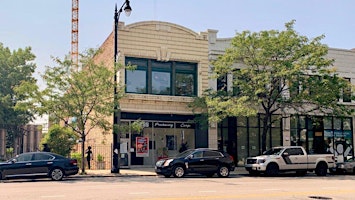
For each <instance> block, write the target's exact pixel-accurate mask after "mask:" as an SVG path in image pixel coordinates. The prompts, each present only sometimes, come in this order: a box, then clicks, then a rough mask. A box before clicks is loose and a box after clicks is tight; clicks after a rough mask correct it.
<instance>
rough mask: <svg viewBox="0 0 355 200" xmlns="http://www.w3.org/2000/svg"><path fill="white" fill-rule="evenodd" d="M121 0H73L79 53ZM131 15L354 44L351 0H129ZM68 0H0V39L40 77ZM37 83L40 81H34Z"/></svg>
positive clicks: (93, 41)
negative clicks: (30, 56)
mask: <svg viewBox="0 0 355 200" xmlns="http://www.w3.org/2000/svg"><path fill="white" fill-rule="evenodd" d="M123 3H124V0H79V42H78V44H79V52H83V51H85V50H86V49H88V48H98V47H100V45H101V44H102V43H103V42H104V41H105V39H106V38H107V37H108V35H109V34H110V33H111V32H112V31H113V27H114V26H113V25H114V19H113V16H114V9H115V4H117V6H118V7H120V6H121V5H122V4H123ZM130 4H131V7H132V13H131V16H129V17H127V16H125V15H124V13H122V14H121V16H120V21H123V22H125V24H131V23H135V22H141V21H151V20H156V21H164V22H170V23H175V24H178V25H181V26H184V27H187V28H189V29H191V30H193V31H195V32H202V31H207V30H208V29H214V30H218V33H217V36H218V37H219V38H231V37H233V36H234V35H235V33H236V32H242V31H244V30H250V31H252V32H259V31H262V30H272V29H274V30H284V25H285V23H287V22H290V21H291V20H296V23H295V25H294V29H295V30H296V31H297V32H298V33H299V34H300V35H304V36H307V37H309V38H313V37H316V36H320V35H325V38H324V39H323V40H322V43H324V44H327V45H328V46H329V47H333V48H340V49H352V48H355V38H354V35H355V22H354V20H355V12H354V7H355V3H354V1H353V0H338V1H335V0H130ZM71 9H72V1H71V0H0V43H2V44H3V45H4V46H5V47H8V48H10V49H11V50H17V49H19V48H25V47H31V48H32V52H33V53H34V54H35V55H36V59H35V60H34V62H35V63H36V65H37V70H36V73H35V74H34V76H35V77H36V78H38V79H40V78H39V77H40V76H39V74H43V72H44V69H45V66H53V65H54V63H53V61H52V57H59V58H64V56H65V55H69V53H70V50H71V14H72V10H71ZM39 84H40V85H41V84H42V83H41V81H39Z"/></svg>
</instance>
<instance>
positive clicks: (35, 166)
mask: <svg viewBox="0 0 355 200" xmlns="http://www.w3.org/2000/svg"><path fill="white" fill-rule="evenodd" d="M78 171H79V167H78V166H77V160H76V159H70V158H66V157H64V156H61V155H58V154H55V153H50V152H28V153H23V154H19V155H17V156H15V157H14V158H12V159H10V160H8V161H6V162H2V163H0V180H2V179H10V178H26V177H27V178H29V177H31V178H35V177H49V178H51V179H52V180H55V181H59V180H62V179H63V177H65V176H70V175H75V174H77V173H78Z"/></svg>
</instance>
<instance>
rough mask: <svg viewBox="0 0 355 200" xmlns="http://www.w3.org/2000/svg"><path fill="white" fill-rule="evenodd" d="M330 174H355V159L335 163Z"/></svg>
mask: <svg viewBox="0 0 355 200" xmlns="http://www.w3.org/2000/svg"><path fill="white" fill-rule="evenodd" d="M331 172H332V173H333V174H355V158H354V157H353V158H349V159H347V160H345V161H344V162H339V163H337V164H336V166H335V168H333V169H332V170H331Z"/></svg>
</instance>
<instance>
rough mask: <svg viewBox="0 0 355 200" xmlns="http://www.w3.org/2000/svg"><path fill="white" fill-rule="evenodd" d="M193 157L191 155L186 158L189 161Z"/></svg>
mask: <svg viewBox="0 0 355 200" xmlns="http://www.w3.org/2000/svg"><path fill="white" fill-rule="evenodd" d="M193 157H194V156H193V155H188V156H187V157H186V158H187V159H189V160H190V159H192V158H193Z"/></svg>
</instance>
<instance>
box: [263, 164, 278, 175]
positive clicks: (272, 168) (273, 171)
mask: <svg viewBox="0 0 355 200" xmlns="http://www.w3.org/2000/svg"><path fill="white" fill-rule="evenodd" d="M265 173H266V175H267V176H277V175H278V174H279V166H278V165H277V164H276V163H270V164H268V165H267V167H266V171H265Z"/></svg>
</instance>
